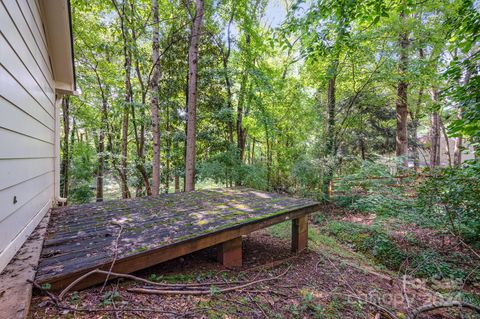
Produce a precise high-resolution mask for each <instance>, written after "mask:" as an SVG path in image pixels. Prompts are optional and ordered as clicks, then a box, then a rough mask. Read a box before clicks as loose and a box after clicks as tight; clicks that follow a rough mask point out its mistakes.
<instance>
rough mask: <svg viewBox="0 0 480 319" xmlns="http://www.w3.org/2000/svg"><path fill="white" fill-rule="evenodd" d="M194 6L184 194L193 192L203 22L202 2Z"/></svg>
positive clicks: (189, 58)
mask: <svg viewBox="0 0 480 319" xmlns="http://www.w3.org/2000/svg"><path fill="white" fill-rule="evenodd" d="M195 4H196V12H195V17H194V19H193V24H192V32H191V37H190V47H189V49H188V111H187V147H186V154H185V191H186V192H189V191H193V190H195V157H196V154H195V153H196V148H195V144H196V111H197V68H198V44H199V42H200V30H201V27H202V20H203V0H196V3H195Z"/></svg>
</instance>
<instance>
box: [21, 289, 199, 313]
mask: <svg viewBox="0 0 480 319" xmlns="http://www.w3.org/2000/svg"><path fill="white" fill-rule="evenodd" d="M28 282H29V283H31V284H32V285H33V286H34V287H35V288H36V289H38V290H40V291H41V292H42V293H44V294H45V295H47V297H48V298H49V299H50V301H51V302H52V304H53V305H54V306H55V307H57V308H58V309H61V310H67V311H72V312H88V313H93V312H114V313H116V312H152V313H163V314H171V315H175V316H177V317H191V316H193V315H194V312H186V313H180V312H176V311H171V310H163V309H156V308H88V307H84V308H74V307H71V306H67V305H64V304H62V302H61V300H60V299H59V298H58V297H57V296H55V295H54V294H52V293H51V292H49V291H47V290H45V289H43V288H42V286H40V285H39V284H38V283H37V282H35V281H31V280H29V281H28ZM203 310H206V309H201V308H200V309H198V311H203Z"/></svg>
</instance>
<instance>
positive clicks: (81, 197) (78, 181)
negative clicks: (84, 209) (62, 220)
mask: <svg viewBox="0 0 480 319" xmlns="http://www.w3.org/2000/svg"><path fill="white" fill-rule="evenodd" d="M71 152H72V162H71V169H70V172H71V180H70V187H71V190H70V196H69V199H70V201H71V202H72V203H87V202H89V201H91V200H92V198H93V196H94V192H93V190H94V188H93V187H92V186H93V182H94V176H95V169H94V168H95V165H94V156H95V150H94V149H93V147H92V146H91V145H90V144H88V143H86V142H83V141H79V142H78V143H76V144H74V145H73V147H72V149H71Z"/></svg>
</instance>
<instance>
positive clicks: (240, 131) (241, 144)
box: [237, 34, 250, 163]
mask: <svg viewBox="0 0 480 319" xmlns="http://www.w3.org/2000/svg"><path fill="white" fill-rule="evenodd" d="M245 42H246V45H247V48H248V47H249V46H250V35H248V34H247V36H246V40H245ZM248 69H249V65H248V63H247V65H246V66H245V69H244V70H243V75H242V81H241V83H240V93H239V97H238V105H237V148H238V150H239V152H240V154H239V155H240V162H241V163H243V160H244V157H245V140H246V132H245V129H244V128H243V113H244V111H243V109H244V107H243V106H244V103H245V94H246V91H247V81H248Z"/></svg>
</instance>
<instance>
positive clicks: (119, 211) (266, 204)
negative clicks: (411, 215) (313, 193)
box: [37, 188, 318, 288]
mask: <svg viewBox="0 0 480 319" xmlns="http://www.w3.org/2000/svg"><path fill="white" fill-rule="evenodd" d="M316 210H318V203H316V202H314V201H310V200H307V199H303V198H295V197H290V196H286V195H282V194H277V193H266V192H261V191H257V190H254V189H247V188H222V189H210V190H201V191H195V192H189V193H175V194H162V195H158V196H151V197H142V198H137V199H131V200H114V201H109V202H103V203H92V204H86V205H78V206H70V207H63V208H57V209H54V210H53V211H52V215H51V219H50V224H49V228H48V231H47V236H46V240H45V243H44V247H43V250H42V255H41V260H40V264H39V267H38V272H37V281H39V282H41V283H47V282H48V283H50V284H52V286H53V287H54V288H61V287H62V286H65V285H66V284H68V282H71V281H72V280H74V279H75V278H76V277H78V276H80V275H81V274H82V273H85V272H86V271H88V270H90V269H95V268H102V267H103V268H107V269H108V268H109V267H108V266H109V264H110V263H111V262H112V260H113V256H114V253H115V251H114V247H115V241H116V238H117V236H118V234H119V231H120V229H122V231H121V235H120V239H119V241H118V245H117V260H116V262H115V265H116V268H115V269H116V270H117V271H123V272H131V271H136V270H139V269H142V268H145V267H148V266H151V265H154V264H155V263H158V262H161V261H165V260H169V259H172V258H176V257H178V256H181V255H178V254H179V253H183V254H188V253H190V252H193V251H195V250H198V249H202V248H206V247H208V246H212V245H216V244H218V243H220V242H222V240H223V241H225V240H230V239H231V238H230V236H233V235H238V234H239V233H241V234H240V235H242V234H247V233H248V232H251V231H254V230H257V229H260V228H261V227H267V226H269V225H271V224H273V223H276V222H281V221H283V220H285V219H288V218H298V217H301V216H304V215H305V214H308V213H310V212H313V211H316ZM259 227H260V228H259ZM209 237H210V238H209ZM232 238H233V237H232ZM149 254H150V255H151V254H153V255H155V256H154V258H153V257H152V258H153V259H152V258H150V257H149V258H148V260H146V259H145V258H146V257H145V256H147V255H149ZM142 260H143V261H142ZM129 265H130V266H129ZM93 281H94V280H92V282H93Z"/></svg>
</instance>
